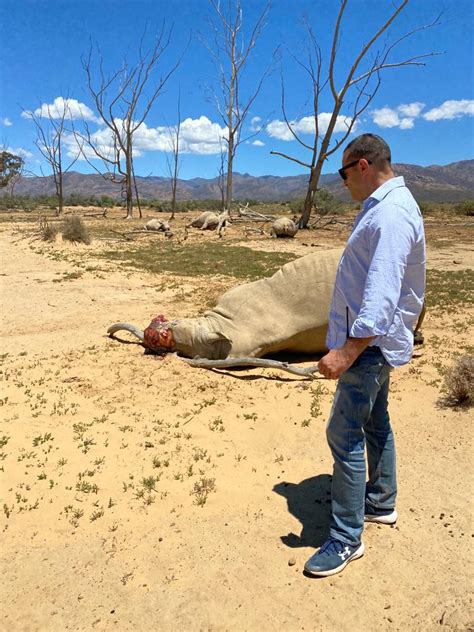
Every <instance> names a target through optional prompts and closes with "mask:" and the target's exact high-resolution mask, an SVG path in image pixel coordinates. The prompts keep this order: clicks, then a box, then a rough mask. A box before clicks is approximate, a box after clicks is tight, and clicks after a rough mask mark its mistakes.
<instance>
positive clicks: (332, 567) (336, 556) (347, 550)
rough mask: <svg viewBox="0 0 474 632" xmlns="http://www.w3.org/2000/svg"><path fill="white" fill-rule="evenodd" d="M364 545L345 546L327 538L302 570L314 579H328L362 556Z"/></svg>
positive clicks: (361, 543) (360, 543) (343, 543)
mask: <svg viewBox="0 0 474 632" xmlns="http://www.w3.org/2000/svg"><path fill="white" fill-rule="evenodd" d="M364 551H365V548H364V544H363V542H359V544H346V543H345V542H340V541H339V540H334V539H333V538H329V539H328V540H326V542H325V543H324V544H323V546H322V547H321V548H320V549H319V551H317V552H316V553H315V554H314V555H312V556H311V557H310V558H309V560H308V561H307V562H306V564H305V566H304V569H305V571H306V572H307V573H309V574H310V575H314V576H315V577H328V576H329V575H335V574H336V573H340V572H341V571H342V570H344V569H345V568H346V566H347V565H348V564H349V562H352V561H353V560H357V559H358V558H359V557H362V556H363V555H364Z"/></svg>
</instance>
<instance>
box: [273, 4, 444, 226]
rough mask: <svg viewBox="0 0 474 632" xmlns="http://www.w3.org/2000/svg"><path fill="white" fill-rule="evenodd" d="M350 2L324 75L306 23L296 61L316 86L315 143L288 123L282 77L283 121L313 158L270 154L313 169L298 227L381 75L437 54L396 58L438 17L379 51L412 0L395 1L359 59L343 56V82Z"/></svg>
mask: <svg viewBox="0 0 474 632" xmlns="http://www.w3.org/2000/svg"><path fill="white" fill-rule="evenodd" d="M347 4H348V0H341V2H340V7H339V12H338V15H337V18H336V23H335V26H334V31H333V36H332V44H331V49H330V52H329V61H328V68H327V71H326V72H325V73H324V76H323V54H322V51H321V48H320V46H319V44H318V41H317V39H316V37H315V35H314V33H313V31H312V29H311V27H310V26H309V25H308V24H307V25H306V31H307V41H308V58H307V61H302V60H300V59H296V58H294V59H295V61H296V63H298V64H299V65H300V66H301V67H302V68H303V70H304V71H305V73H306V74H307V76H308V78H309V84H310V86H311V90H312V113H311V117H312V118H313V120H314V135H313V139H312V142H308V143H306V142H304V141H303V140H302V139H301V137H300V135H298V133H297V131H296V129H295V124H294V122H293V121H290V120H289V118H288V116H287V113H286V108H285V91H284V86H283V80H282V111H283V117H284V120H285V123H286V125H287V127H288V130H289V131H290V133H291V135H292V136H293V138H294V139H295V140H296V141H297V142H298V143H299V144H300V145H301V146H302V147H304V149H306V150H307V151H308V152H309V155H310V158H309V160H308V161H303V160H298V159H297V158H295V157H293V156H290V155H288V154H285V153H282V152H279V151H272V152H270V153H271V154H274V155H278V156H282V157H283V158H287V159H288V160H291V161H293V162H296V163H297V164H299V165H302V166H303V167H306V168H307V169H309V171H310V176H309V180H308V190H307V193H306V197H305V201H304V207H303V213H302V215H301V218H300V220H299V227H300V228H305V227H306V226H307V225H308V222H309V219H310V216H311V211H312V209H313V207H314V201H315V194H316V192H317V190H318V183H319V178H320V176H321V171H322V168H323V165H324V162H325V161H326V160H327V158H328V157H329V156H330V155H331V154H333V153H334V152H335V151H337V150H338V149H339V148H340V147H341V145H342V144H343V143H344V142H345V140H346V139H347V137H348V136H349V134H350V133H351V131H352V130H353V128H354V125H355V123H356V121H357V119H358V118H359V117H360V115H361V114H362V113H363V112H364V111H365V110H366V109H367V107H368V106H369V104H370V103H371V101H372V100H373V98H374V97H375V95H376V94H377V92H378V90H379V88H380V85H381V76H380V73H381V72H382V71H385V70H387V69H389V68H400V67H405V66H424V65H425V62H424V61H422V60H423V59H425V58H427V57H432V56H434V55H437V54H439V53H434V52H430V53H426V54H421V55H413V56H411V57H409V58H406V59H401V60H398V61H392V53H393V51H394V50H395V49H396V47H397V46H398V45H399V44H400V43H401V42H403V41H405V40H407V39H408V38H410V37H413V36H414V35H415V34H416V33H419V32H420V31H423V30H426V29H428V28H431V27H433V26H435V25H437V24H439V23H440V16H438V17H437V18H436V19H435V20H433V22H431V23H430V24H425V25H423V26H420V27H417V28H415V29H413V30H411V31H409V32H407V33H405V34H404V35H402V36H401V37H397V38H396V39H394V40H393V41H392V42H391V43H385V44H384V45H383V46H381V47H380V48H379V49H376V46H377V44H379V42H380V40H381V37H382V35H383V34H384V33H385V32H386V31H387V30H389V29H390V27H391V26H392V24H393V23H394V22H395V20H396V19H397V18H398V16H399V15H400V13H401V12H402V11H403V9H404V8H405V7H406V5H407V4H408V0H402V1H401V2H399V4H397V5H395V8H394V9H393V12H392V13H391V14H390V16H389V17H388V19H387V20H386V21H385V22H384V23H383V24H382V25H381V26H380V27H379V28H378V30H377V31H376V32H375V33H374V34H373V35H372V37H370V39H369V40H368V41H367V42H366V43H364V44H363V45H362V46H361V48H360V50H359V51H358V52H357V54H356V56H355V57H352V58H351V57H350V56H349V55H345V58H346V59H349V60H352V61H349V62H348V63H347V65H346V67H345V70H343V71H342V80H341V81H338V78H337V77H336V60H337V61H338V63H339V66H340V65H341V62H340V58H341V57H342V58H344V55H343V53H342V51H341V25H342V21H343V17H344V13H345V11H346V8H347ZM369 53H372V57H371V58H369ZM325 89H329V91H330V93H331V96H332V100H333V110H332V112H331V115H330V119H329V123H328V125H327V128H326V129H325V130H324V131H323V130H322V129H321V124H320V120H319V114H320V99H321V95H322V93H323V91H324V90H325ZM349 98H351V99H352V101H350V102H349V103H348V111H349V113H348V114H347V115H346V116H345V117H344V124H345V130H344V131H343V133H342V136H341V137H340V138H338V139H337V140H335V141H334V140H333V134H334V131H335V128H336V125H337V123H338V122H339V123H340V121H341V119H340V112H341V109H342V106H343V105H344V104H345V103H346V101H347V99H349ZM331 141H332V144H331Z"/></svg>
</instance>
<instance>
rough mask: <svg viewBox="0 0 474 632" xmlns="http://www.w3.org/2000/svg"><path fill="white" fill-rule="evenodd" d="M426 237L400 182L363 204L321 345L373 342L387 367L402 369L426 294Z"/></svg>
mask: <svg viewBox="0 0 474 632" xmlns="http://www.w3.org/2000/svg"><path fill="white" fill-rule="evenodd" d="M425 264H426V251H425V235H424V229H423V219H422V217H421V213H420V209H419V208H418V205H417V203H416V202H415V199H414V198H413V196H412V194H411V193H410V191H409V190H408V189H407V187H406V186H405V181H404V179H403V178H402V177H398V178H391V179H390V180H387V181H386V182H384V183H383V184H382V185H381V186H380V187H379V188H378V189H377V190H376V191H374V192H373V193H372V195H371V196H370V197H369V198H367V200H366V201H365V202H364V205H363V208H362V210H361V212H360V213H359V215H358V216H357V217H356V220H355V222H354V226H353V228H352V233H351V235H350V237H349V240H348V242H347V246H346V248H345V250H344V252H343V254H342V257H341V261H340V263H339V268H338V271H337V276H336V283H335V287H334V292H333V297H332V303H331V309H330V313H329V329H328V334H327V339H326V344H327V347H328V348H329V349H339V348H341V347H342V346H343V344H344V343H345V342H346V340H347V338H348V337H351V338H368V337H369V336H376V338H375V340H374V341H373V342H372V343H371V345H373V346H377V347H380V350H381V351H382V353H383V355H384V357H385V359H386V360H387V362H388V363H389V364H390V365H392V366H394V367H396V366H401V365H402V364H406V363H407V362H408V361H409V360H410V358H411V355H412V352H413V329H414V327H415V325H416V321H417V319H418V316H419V314H420V312H421V309H422V306H423V300H424V294H425Z"/></svg>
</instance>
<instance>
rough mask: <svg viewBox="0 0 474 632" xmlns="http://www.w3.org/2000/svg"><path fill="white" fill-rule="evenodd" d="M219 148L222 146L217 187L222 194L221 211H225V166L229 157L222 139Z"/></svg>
mask: <svg viewBox="0 0 474 632" xmlns="http://www.w3.org/2000/svg"><path fill="white" fill-rule="evenodd" d="M219 146H220V152H219V157H220V160H219V170H218V172H217V187H218V189H219V193H220V198H221V211H225V208H226V207H225V184H226V181H225V164H226V161H227V155H226V150H225V147H224V145H223V143H222V139H219Z"/></svg>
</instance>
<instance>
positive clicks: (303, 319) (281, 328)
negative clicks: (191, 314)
mask: <svg viewBox="0 0 474 632" xmlns="http://www.w3.org/2000/svg"><path fill="white" fill-rule="evenodd" d="M341 253H342V251H341V250H340V249H337V250H330V251H326V252H321V253H313V254H310V255H306V256H305V257H301V258H299V259H295V260H294V261H292V262H290V263H287V264H286V265H284V266H283V267H282V268H280V269H279V270H278V271H277V272H276V273H275V274H274V275H273V276H271V277H269V278H266V279H260V280H259V281H254V282H252V283H247V284H244V285H240V286H237V287H235V288H233V289H231V290H229V291H228V292H226V293H225V294H223V295H222V297H221V298H220V299H219V301H218V303H217V305H216V306H215V307H214V309H212V310H209V311H208V312H206V313H205V317H207V318H209V320H211V321H214V323H215V325H214V326H218V327H219V329H220V330H221V331H223V332H224V333H226V334H228V335H229V338H230V339H231V340H232V348H231V350H230V352H229V355H231V356H235V357H239V356H246V355H248V356H253V357H259V356H262V355H265V354H266V353H272V352H276V351H283V350H286V351H299V352H301V351H306V352H307V353H311V352H315V351H322V350H323V349H324V339H325V333H326V328H327V322H328V315H329V306H330V301H331V296H332V290H333V286H334V280H335V277H336V271H337V266H338V263H339V260H340V256H341Z"/></svg>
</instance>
